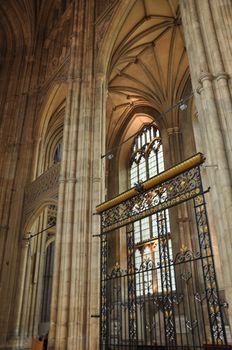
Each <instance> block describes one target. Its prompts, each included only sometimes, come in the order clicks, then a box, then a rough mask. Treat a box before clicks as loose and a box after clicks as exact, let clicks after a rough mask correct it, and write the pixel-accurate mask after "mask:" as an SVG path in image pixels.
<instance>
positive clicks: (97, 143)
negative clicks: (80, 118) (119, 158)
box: [88, 73, 106, 349]
mask: <svg viewBox="0 0 232 350" xmlns="http://www.w3.org/2000/svg"><path fill="white" fill-rule="evenodd" d="M105 99H106V97H105V79H104V75H103V74H102V73H99V74H98V75H97V77H96V83H95V104H94V110H95V113H94V122H93V126H94V135H93V178H92V212H95V208H96V206H97V205H98V204H99V203H101V202H103V201H104V193H105V188H104V177H105V160H104V159H101V155H102V154H104V153H105V152H104V150H105V125H104V122H105V116H104V113H105V111H104V101H105ZM92 234H93V236H92V243H91V250H90V255H89V260H90V261H91V264H90V266H89V270H90V271H89V276H90V279H91V288H90V292H89V298H90V311H89V314H90V318H89V334H90V336H89V344H88V349H98V345H99V331H100V329H99V327H100V317H99V316H100V295H99V293H100V237H97V235H98V234H100V217H99V216H98V215H95V216H93V219H92Z"/></svg>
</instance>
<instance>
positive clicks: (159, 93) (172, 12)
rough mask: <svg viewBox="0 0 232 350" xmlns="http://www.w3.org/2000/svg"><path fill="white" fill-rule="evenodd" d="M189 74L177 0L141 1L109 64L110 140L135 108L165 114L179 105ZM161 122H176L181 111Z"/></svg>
mask: <svg viewBox="0 0 232 350" xmlns="http://www.w3.org/2000/svg"><path fill="white" fill-rule="evenodd" d="M188 76H189V74H188V60H187V56H186V51H185V46H184V38H183V33H182V27H181V19H180V13H179V8H178V0H137V1H136V2H135V5H134V7H133V8H132V10H131V12H130V14H129V16H128V17H127V18H126V20H125V22H124V24H123V26H122V28H121V30H120V32H119V35H118V37H117V40H116V43H115V46H114V53H113V55H112V59H111V64H110V68H109V84H108V103H107V111H108V116H109V119H108V122H109V124H108V137H109V140H111V141H109V143H111V142H112V139H113V135H117V132H118V130H119V129H120V127H121V125H122V122H123V120H124V119H125V117H126V116H127V115H128V114H129V113H130V112H131V110H132V109H133V108H135V107H136V106H152V107H153V108H154V109H156V110H157V112H158V113H162V112H164V111H166V110H167V109H169V107H170V106H172V105H173V104H175V102H176V101H178V100H179V99H180V98H181V96H182V94H183V90H184V88H185V85H186V81H187V79H188ZM163 122H164V123H165V124H166V126H167V127H171V126H176V125H177V124H178V111H173V112H172V113H170V114H169V116H167V118H163ZM108 145H109V144H108Z"/></svg>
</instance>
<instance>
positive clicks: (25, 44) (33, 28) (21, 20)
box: [0, 0, 59, 54]
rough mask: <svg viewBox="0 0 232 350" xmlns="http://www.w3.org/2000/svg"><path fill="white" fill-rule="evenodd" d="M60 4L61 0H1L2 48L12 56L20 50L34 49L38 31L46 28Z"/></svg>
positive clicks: (0, 26)
mask: <svg viewBox="0 0 232 350" xmlns="http://www.w3.org/2000/svg"><path fill="white" fill-rule="evenodd" d="M58 3H59V0H58V1H56V2H54V0H34V1H33V0H1V1H0V31H2V32H3V33H2V34H1V33H0V40H1V42H0V47H1V48H2V47H4V48H5V50H7V52H8V53H10V54H12V53H13V54H14V51H16V50H18V49H20V50H22V49H28V48H30V49H32V48H33V45H34V44H35V40H36V36H37V34H38V31H39V30H41V29H43V28H44V27H45V26H46V20H47V18H48V16H49V13H50V11H51V9H53V8H55V6H54V5H58ZM1 28H2V29H1ZM2 38H4V42H2Z"/></svg>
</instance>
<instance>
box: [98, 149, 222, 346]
mask: <svg viewBox="0 0 232 350" xmlns="http://www.w3.org/2000/svg"><path fill="white" fill-rule="evenodd" d="M203 162H204V157H203V155H202V154H201V153H198V154H196V155H195V156H194V157H191V158H189V159H187V160H186V161H184V162H182V163H180V164H178V165H177V166H175V167H173V168H170V169H168V170H167V171H164V172H163V173H161V174H159V175H158V176H155V177H154V178H152V179H150V180H148V181H146V182H144V183H142V184H138V186H136V187H135V188H133V189H131V190H129V191H127V192H124V193H122V194H121V195H119V196H117V197H115V198H114V199H112V200H110V201H107V202H105V203H103V204H101V205H99V206H98V207H97V212H98V213H99V214H100V215H101V235H100V236H101V312H100V317H101V319H100V320H101V325H100V344H101V345H100V346H101V349H116V348H117V349H129V348H133V349H137V348H144V349H148V348H155V347H157V348H159V349H161V348H174V349H177V348H179V347H180V348H186V349H189V348H192V349H193V348H202V347H203V346H206V345H207V344H213V345H214V346H216V345H217V346H224V345H226V344H227V340H226V332H225V326H224V320H223V311H222V306H221V303H220V300H219V293H218V286H217V280H216V272H215V266H214V260H213V252H212V244H211V239H210V231H209V224H208V218H207V212H206V204H205V198H204V190H203V187H202V181H201V174H200V165H201V164H202V163H203ZM185 202H186V203H185ZM190 202H193V208H190ZM183 203H185V204H183ZM183 205H186V206H189V207H188V208H187V210H188V212H189V216H190V217H191V216H194V214H193V213H195V219H196V222H195V223H194V224H193V223H192V225H191V229H189V230H187V231H186V232H187V233H186V234H185V235H184V238H183V237H182V238H181V234H180V232H172V224H173V226H175V222H176V218H177V216H178V214H177V211H178V210H180V208H181V206H183ZM185 209H186V207H185ZM175 210H176V212H175ZM169 211H170V223H169V222H167V221H168V220H169V219H167V218H169V214H168V215H167V213H169ZM164 213H165V215H164ZM148 217H149V220H150V226H151V227H153V226H155V229H154V231H155V232H156V233H155V234H153V235H151V236H150V238H149V239H147V240H146V241H143V242H142V243H141V242H140V244H138V242H136V240H135V231H136V225H138V224H136V223H141V222H143V220H144V219H145V218H148ZM139 225H141V224H139ZM169 226H170V228H169ZM175 227H176V226H175ZM169 230H170V232H169ZM194 230H195V232H194ZM182 236H183V234H182ZM187 245H188V246H187ZM116 247H117V248H116ZM118 261H120V263H119V262H118Z"/></svg>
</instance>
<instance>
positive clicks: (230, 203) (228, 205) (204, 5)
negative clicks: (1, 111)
mask: <svg viewBox="0 0 232 350" xmlns="http://www.w3.org/2000/svg"><path fill="white" fill-rule="evenodd" d="M180 6H181V14H182V22H183V29H184V34H185V41H186V49H187V53H188V58H189V63H190V73H191V79H192V84H193V89H194V95H195V101H196V107H197V110H198V116H199V123H200V128H201V129H202V135H204V138H205V140H204V145H205V149H204V153H205V155H206V159H207V165H209V167H208V168H207V175H208V178H209V184H210V186H211V200H212V207H213V215H214V218H215V223H216V228H217V238H218V244H219V255H220V259H221V262H222V266H223V270H222V272H223V284H224V285H223V286H220V288H223V289H225V295H226V299H227V302H228V303H229V305H230V307H229V315H230V323H231V324H232V308H231V306H232V270H231V265H232V255H231V247H232V234H231V233H232V221H231V212H232V191H231V166H232V163H231V157H232V152H231V142H232V141H231V140H232V139H231V115H232V99H231V92H232V91H231V52H232V40H231V37H232V36H231V34H232V4H231V1H230V0H215V1H209V0H180ZM216 29H217V30H216ZM229 62H230V64H229Z"/></svg>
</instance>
